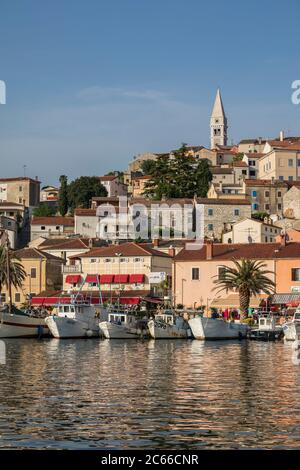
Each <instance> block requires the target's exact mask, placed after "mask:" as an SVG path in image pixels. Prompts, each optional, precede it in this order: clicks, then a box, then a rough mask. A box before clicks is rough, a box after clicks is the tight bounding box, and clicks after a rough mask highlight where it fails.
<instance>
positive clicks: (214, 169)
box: [211, 166, 233, 175]
mask: <svg viewBox="0 0 300 470" xmlns="http://www.w3.org/2000/svg"><path fill="white" fill-rule="evenodd" d="M211 172H212V174H213V175H231V174H232V173H233V168H221V167H219V166H215V167H212V168H211Z"/></svg>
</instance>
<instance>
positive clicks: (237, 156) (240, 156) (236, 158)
mask: <svg viewBox="0 0 300 470" xmlns="http://www.w3.org/2000/svg"><path fill="white" fill-rule="evenodd" d="M243 157H244V153H243V152H238V153H236V154H235V156H234V157H233V159H232V160H233V161H234V162H239V161H241V160H243Z"/></svg>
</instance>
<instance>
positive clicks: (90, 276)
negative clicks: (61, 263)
mask: <svg viewBox="0 0 300 470" xmlns="http://www.w3.org/2000/svg"><path fill="white" fill-rule="evenodd" d="M85 282H86V283H88V284H92V283H94V282H95V283H96V284H98V282H99V274H88V275H87V276H86V279H85Z"/></svg>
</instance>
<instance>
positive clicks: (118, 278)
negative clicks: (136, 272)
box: [114, 274, 129, 284]
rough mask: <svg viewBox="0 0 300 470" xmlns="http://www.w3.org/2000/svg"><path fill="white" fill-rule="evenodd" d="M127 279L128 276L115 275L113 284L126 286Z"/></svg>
mask: <svg viewBox="0 0 300 470" xmlns="http://www.w3.org/2000/svg"><path fill="white" fill-rule="evenodd" d="M128 279H129V274H115V279H114V283H115V284H117V283H123V284H126V283H127V282H128Z"/></svg>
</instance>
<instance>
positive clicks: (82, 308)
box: [46, 301, 106, 338]
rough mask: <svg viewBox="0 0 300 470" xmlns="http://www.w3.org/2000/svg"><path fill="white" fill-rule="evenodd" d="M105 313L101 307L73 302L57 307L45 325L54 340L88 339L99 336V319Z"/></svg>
mask: <svg viewBox="0 0 300 470" xmlns="http://www.w3.org/2000/svg"><path fill="white" fill-rule="evenodd" d="M105 313H106V311H105V309H103V307H102V306H99V307H98V308H96V306H95V305H91V304H90V303H87V302H84V301H82V302H80V301H79V302H78V301H74V302H71V303H69V304H61V305H58V306H57V307H56V308H55V309H54V311H53V314H52V315H50V316H49V317H47V318H46V324H47V326H48V327H49V330H50V332H51V334H52V335H53V336H54V338H90V337H95V336H99V333H100V330H99V317H101V315H102V316H103V315H105Z"/></svg>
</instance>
